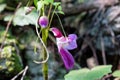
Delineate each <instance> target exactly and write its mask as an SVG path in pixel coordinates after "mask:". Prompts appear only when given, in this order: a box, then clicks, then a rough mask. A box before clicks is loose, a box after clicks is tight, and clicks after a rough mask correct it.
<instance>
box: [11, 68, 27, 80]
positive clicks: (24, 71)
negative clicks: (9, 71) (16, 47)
mask: <svg viewBox="0 0 120 80" xmlns="http://www.w3.org/2000/svg"><path fill="white" fill-rule="evenodd" d="M27 70H28V66H26V67H25V69H23V70H22V71H20V72H19V73H18V74H17V75H16V76H14V77H13V78H12V79H11V80H15V79H16V78H17V77H18V76H20V75H21V74H22V73H23V75H22V77H21V80H23V78H24V76H25V74H26V72H27Z"/></svg>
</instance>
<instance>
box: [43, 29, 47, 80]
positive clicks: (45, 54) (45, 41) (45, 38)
mask: <svg viewBox="0 0 120 80" xmlns="http://www.w3.org/2000/svg"><path fill="white" fill-rule="evenodd" d="M47 38H48V29H43V30H42V41H43V42H44V44H45V46H47ZM43 49H44V50H43V51H44V52H43V61H44V60H45V59H46V58H47V52H46V49H45V48H43ZM42 71H43V78H44V80H48V64H47V62H45V63H43V66H42Z"/></svg>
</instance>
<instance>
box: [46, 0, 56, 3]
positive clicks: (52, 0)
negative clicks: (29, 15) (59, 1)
mask: <svg viewBox="0 0 120 80" xmlns="http://www.w3.org/2000/svg"><path fill="white" fill-rule="evenodd" d="M45 1H47V2H49V3H53V2H54V0H45Z"/></svg>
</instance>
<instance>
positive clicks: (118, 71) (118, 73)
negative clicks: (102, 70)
mask: <svg viewBox="0 0 120 80" xmlns="http://www.w3.org/2000/svg"><path fill="white" fill-rule="evenodd" d="M112 75H113V76H114V77H119V78H120V70H116V71H114V72H113V73H112Z"/></svg>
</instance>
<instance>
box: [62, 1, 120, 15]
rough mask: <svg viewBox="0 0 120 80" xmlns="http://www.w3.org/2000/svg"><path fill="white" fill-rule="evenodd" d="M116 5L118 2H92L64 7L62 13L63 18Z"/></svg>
mask: <svg viewBox="0 0 120 80" xmlns="http://www.w3.org/2000/svg"><path fill="white" fill-rule="evenodd" d="M117 3H119V1H118V0H93V1H89V2H85V3H82V4H79V5H75V6H71V7H64V8H63V11H64V13H65V15H64V17H68V16H71V15H77V14H79V13H81V12H84V11H89V10H93V9H99V8H101V7H109V6H112V5H115V4H117Z"/></svg>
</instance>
